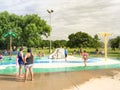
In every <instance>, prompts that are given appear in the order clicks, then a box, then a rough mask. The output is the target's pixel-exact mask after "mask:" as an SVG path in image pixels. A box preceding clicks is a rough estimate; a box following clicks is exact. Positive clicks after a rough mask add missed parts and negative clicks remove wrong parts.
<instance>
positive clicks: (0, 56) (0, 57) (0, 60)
mask: <svg viewBox="0 0 120 90" xmlns="http://www.w3.org/2000/svg"><path fill="white" fill-rule="evenodd" d="M2 60H3V55H2V54H1V53H0V62H2Z"/></svg>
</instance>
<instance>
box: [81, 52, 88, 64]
mask: <svg viewBox="0 0 120 90" xmlns="http://www.w3.org/2000/svg"><path fill="white" fill-rule="evenodd" d="M82 57H83V60H84V65H85V66H86V61H87V59H88V54H87V53H86V51H85V50H84V51H83V54H82Z"/></svg>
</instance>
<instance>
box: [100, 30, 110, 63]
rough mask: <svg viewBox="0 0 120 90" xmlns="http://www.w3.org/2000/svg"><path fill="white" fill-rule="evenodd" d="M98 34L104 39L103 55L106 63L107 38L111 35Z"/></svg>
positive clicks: (105, 33)
mask: <svg viewBox="0 0 120 90" xmlns="http://www.w3.org/2000/svg"><path fill="white" fill-rule="evenodd" d="M99 34H100V35H101V36H103V37H104V53H105V61H106V60H107V37H108V36H111V35H112V33H107V32H103V33H99Z"/></svg>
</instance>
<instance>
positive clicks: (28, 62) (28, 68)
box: [24, 48, 34, 81]
mask: <svg viewBox="0 0 120 90" xmlns="http://www.w3.org/2000/svg"><path fill="white" fill-rule="evenodd" d="M33 62H34V56H33V54H32V52H31V49H30V48H28V49H27V53H26V55H25V58H24V63H25V78H24V80H25V81H26V80H27V78H28V72H30V76H31V81H32V80H33V71H32V67H33Z"/></svg>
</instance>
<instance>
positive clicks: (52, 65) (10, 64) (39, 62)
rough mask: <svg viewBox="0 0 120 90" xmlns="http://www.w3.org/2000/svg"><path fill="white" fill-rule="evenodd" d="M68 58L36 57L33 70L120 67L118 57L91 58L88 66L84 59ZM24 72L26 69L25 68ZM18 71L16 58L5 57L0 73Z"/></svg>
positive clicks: (56, 70) (58, 70)
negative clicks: (105, 59) (85, 64)
mask: <svg viewBox="0 0 120 90" xmlns="http://www.w3.org/2000/svg"><path fill="white" fill-rule="evenodd" d="M77 59H78V58H76V59H75V60H68V61H67V62H65V61H64V59H59V60H58V59H57V60H51V59H48V58H47V57H44V58H41V59H38V58H35V61H34V67H33V72H35V73H40V72H41V73H42V72H66V71H79V70H98V69H108V68H120V61H119V60H116V59H108V60H107V61H104V59H103V58H90V59H88V61H87V66H86V67H85V66H84V64H83V60H82V59H80V60H77ZM23 72H24V70H23ZM16 73H18V66H16V59H15V57H12V59H11V60H9V58H4V62H3V63H1V65H0V74H16Z"/></svg>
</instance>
